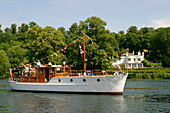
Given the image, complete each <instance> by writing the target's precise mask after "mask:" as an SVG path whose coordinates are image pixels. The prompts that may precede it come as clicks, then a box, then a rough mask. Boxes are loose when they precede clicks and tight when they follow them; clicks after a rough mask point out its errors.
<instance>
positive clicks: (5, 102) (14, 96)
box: [0, 80, 170, 113]
mask: <svg viewBox="0 0 170 113" xmlns="http://www.w3.org/2000/svg"><path fill="white" fill-rule="evenodd" d="M0 112H3V113H4V112H8V113H21V112H24V113H34V112H38V113H44V112H50V113H56V112H57V113H58V112H63V113H158V112H161V113H168V112H170V80H127V82H126V85H125V90H124V93H123V95H92V94H56V93H32V92H13V91H11V90H10V88H9V86H8V80H0Z"/></svg>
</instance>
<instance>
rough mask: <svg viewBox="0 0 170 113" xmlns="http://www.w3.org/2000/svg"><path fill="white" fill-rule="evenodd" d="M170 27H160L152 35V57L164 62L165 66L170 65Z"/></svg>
mask: <svg viewBox="0 0 170 113" xmlns="http://www.w3.org/2000/svg"><path fill="white" fill-rule="evenodd" d="M169 44H170V27H168V28H159V29H158V30H157V31H156V32H154V33H153V35H152V36H151V45H152V51H153V52H152V54H151V55H152V58H153V60H154V61H156V62H159V61H161V62H162V65H163V67H170V46H169Z"/></svg>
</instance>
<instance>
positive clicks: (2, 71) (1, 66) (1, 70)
mask: <svg viewBox="0 0 170 113" xmlns="http://www.w3.org/2000/svg"><path fill="white" fill-rule="evenodd" d="M0 59H1V60H0V77H4V76H5V75H6V73H7V72H8V71H9V68H10V62H9V59H8V57H7V56H6V53H5V51H4V50H0Z"/></svg>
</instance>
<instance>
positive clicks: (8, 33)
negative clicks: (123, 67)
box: [0, 16, 170, 79]
mask: <svg viewBox="0 0 170 113" xmlns="http://www.w3.org/2000/svg"><path fill="white" fill-rule="evenodd" d="M106 25H107V23H106V22H105V21H103V20H102V19H101V18H99V17H95V16H92V17H89V18H87V19H86V20H84V21H80V23H79V24H77V23H73V24H72V25H71V26H70V28H69V29H68V30H66V29H65V28H64V27H59V28H58V29H55V28H53V27H50V26H46V27H45V28H42V27H40V26H38V25H37V23H35V22H30V23H29V24H26V23H22V24H21V26H18V30H17V25H16V24H11V27H10V28H8V27H7V28H5V29H4V32H3V30H1V25H0V51H2V52H1V56H3V59H4V61H5V62H6V63H4V61H2V60H1V61H0V63H2V65H3V66H5V67H2V66H1V68H0V74H1V73H2V74H1V77H2V76H4V77H6V76H8V74H9V72H8V69H7V68H9V66H10V67H12V68H13V67H18V66H19V65H20V63H21V62H23V63H31V62H32V63H33V62H36V61H37V60H38V59H41V60H42V64H46V63H48V62H52V64H62V62H63V61H66V64H67V65H70V66H72V67H73V69H83V55H82V54H80V49H79V44H80V45H81V46H82V44H83V42H82V40H80V41H76V42H75V43H74V45H72V46H71V45H70V43H71V42H73V40H75V39H77V38H78V37H79V36H82V34H83V33H82V31H85V34H86V35H87V36H89V37H90V38H91V39H92V40H93V41H94V43H96V44H97V45H98V47H97V46H95V45H94V44H93V43H91V41H90V40H89V39H88V38H87V36H86V40H85V42H86V50H85V51H86V59H87V69H114V67H113V66H112V65H111V60H110V59H109V58H108V57H110V58H112V57H115V58H119V57H120V56H119V55H120V54H121V53H124V52H126V49H127V48H129V52H132V51H135V52H137V51H141V52H142V51H143V49H146V50H148V52H147V53H145V54H146V56H145V58H146V60H144V61H142V62H143V63H144V65H146V66H161V65H162V66H163V67H170V46H169V44H170V28H159V29H156V30H154V28H152V27H143V28H141V29H140V30H138V29H137V27H136V26H131V27H129V28H128V30H127V33H125V32H124V31H120V32H118V33H114V32H110V31H109V30H107V29H106V28H105V27H106ZM66 45H69V46H68V47H67V50H66V53H64V52H62V51H60V50H61V49H63V48H64V47H65V46H66ZM99 47H100V49H102V50H103V52H102V51H101V50H100V49H99ZM82 48H83V46H82ZM58 51H59V53H58ZM53 53H57V54H58V56H56V55H54V54H53ZM104 53H107V55H108V57H106V55H105V54H104ZM47 56H48V59H45V60H44V59H43V58H46V57H47ZM147 60H149V61H154V62H157V63H148V62H147ZM2 69H5V70H2ZM154 69H157V70H154ZM137 70H138V71H134V70H131V71H130V76H131V77H132V78H133V77H136V76H137V77H138V78H147V79H151V78H152V79H153V78H154V77H157V78H159V77H163V78H169V71H167V68H162V67H154V68H142V69H137ZM141 70H143V72H142V71H141ZM138 72H139V73H138ZM148 73H149V74H148ZM158 73H159V74H158Z"/></svg>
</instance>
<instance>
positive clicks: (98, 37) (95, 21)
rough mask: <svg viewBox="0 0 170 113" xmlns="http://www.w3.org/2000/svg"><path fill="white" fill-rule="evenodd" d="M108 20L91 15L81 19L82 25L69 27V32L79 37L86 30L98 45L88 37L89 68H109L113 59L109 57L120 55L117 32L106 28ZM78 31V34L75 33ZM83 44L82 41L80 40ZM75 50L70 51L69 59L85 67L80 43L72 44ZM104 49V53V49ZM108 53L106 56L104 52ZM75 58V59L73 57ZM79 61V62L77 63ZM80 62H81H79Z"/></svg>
mask: <svg viewBox="0 0 170 113" xmlns="http://www.w3.org/2000/svg"><path fill="white" fill-rule="evenodd" d="M105 26H106V22H105V21H103V20H101V19H100V18H99V17H95V16H93V17H90V18H87V20H85V21H80V25H79V26H78V25H77V24H76V23H75V24H73V25H72V26H71V28H69V31H68V33H69V34H70V35H71V37H74V39H75V38H76V37H79V36H81V35H82V31H85V34H86V35H87V36H89V37H90V38H91V39H92V40H93V41H94V43H96V44H97V45H98V46H95V45H94V44H93V43H92V42H91V40H89V39H88V38H87V37H86V45H87V46H86V57H87V59H88V61H87V69H99V68H102V69H108V68H109V66H110V65H111V60H110V59H109V58H108V57H113V56H117V55H118V50H119V47H118V43H117V40H116V39H115V34H114V33H110V31H109V30H106V29H105ZM75 33H76V34H75ZM78 43H79V44H80V45H82V44H83V43H82V41H80V42H78ZM72 48H73V52H74V56H75V55H77V54H78V55H77V56H76V59H75V58H74V56H73V52H71V53H68V54H67V56H68V60H69V61H72V62H69V63H70V64H71V63H72V64H75V65H76V66H77V67H78V68H77V69H83V67H82V66H83V56H82V55H80V54H79V53H80V49H79V47H78V45H74V46H72ZM101 50H103V53H102V51H101ZM105 52H106V53H107V55H108V56H106V55H105V54H104V53H105ZM73 58H74V59H73ZM76 62H77V63H76ZM78 62H79V63H78Z"/></svg>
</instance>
